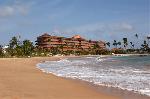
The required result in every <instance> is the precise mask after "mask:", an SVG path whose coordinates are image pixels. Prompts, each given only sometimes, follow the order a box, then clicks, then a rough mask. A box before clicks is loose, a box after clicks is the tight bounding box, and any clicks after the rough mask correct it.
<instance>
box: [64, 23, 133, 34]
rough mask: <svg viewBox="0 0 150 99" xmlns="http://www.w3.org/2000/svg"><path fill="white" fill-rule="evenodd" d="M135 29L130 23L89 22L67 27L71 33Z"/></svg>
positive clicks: (96, 32) (67, 30)
mask: <svg viewBox="0 0 150 99" xmlns="http://www.w3.org/2000/svg"><path fill="white" fill-rule="evenodd" d="M133 30H134V26H132V25H131V24H129V23H115V24H101V23H96V24H87V25H82V26H79V27H73V28H69V29H66V30H65V31H66V32H71V33H73V32H74V33H75V32H77V33H95V34H98V33H99V34H100V33H118V32H132V31H133Z"/></svg>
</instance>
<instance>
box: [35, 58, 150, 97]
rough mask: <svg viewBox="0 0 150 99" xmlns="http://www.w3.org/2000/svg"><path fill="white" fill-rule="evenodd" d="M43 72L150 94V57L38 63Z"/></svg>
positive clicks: (75, 59) (82, 59)
mask: <svg viewBox="0 0 150 99" xmlns="http://www.w3.org/2000/svg"><path fill="white" fill-rule="evenodd" d="M37 68H39V69H41V70H42V71H43V72H47V73H52V74H54V75H56V76H61V77H67V78H72V79H81V80H84V81H88V82H91V83H93V84H96V85H102V86H108V87H115V88H120V89H123V90H129V91H134V92H136V93H140V94H145V95H148V96H150V56H142V57H141V56H111V57H100V56H90V57H89V56H88V57H80V58H79V57H78V58H68V59H62V60H59V61H46V62H44V63H39V64H38V65H37Z"/></svg>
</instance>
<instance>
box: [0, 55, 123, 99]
mask: <svg viewBox="0 0 150 99" xmlns="http://www.w3.org/2000/svg"><path fill="white" fill-rule="evenodd" d="M58 59H59V58H58V57H49V58H2V59H0V99H120V98H118V97H116V96H111V95H107V94H105V93H101V92H99V91H97V90H95V89H94V88H92V87H90V86H88V85H86V84H82V83H77V82H76V81H73V80H67V79H64V78H60V77H56V76H54V75H51V74H46V73H43V72H41V71H40V70H38V69H37V68H36V64H37V63H39V62H42V61H45V60H58Z"/></svg>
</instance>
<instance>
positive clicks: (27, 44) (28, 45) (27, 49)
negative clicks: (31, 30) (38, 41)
mask: <svg viewBox="0 0 150 99" xmlns="http://www.w3.org/2000/svg"><path fill="white" fill-rule="evenodd" d="M33 48H34V46H33V43H32V42H31V41H30V40H24V41H23V45H22V49H23V53H24V55H25V56H29V55H31V53H32V52H33Z"/></svg>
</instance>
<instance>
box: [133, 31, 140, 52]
mask: <svg viewBox="0 0 150 99" xmlns="http://www.w3.org/2000/svg"><path fill="white" fill-rule="evenodd" d="M134 36H135V37H136V39H137V41H136V46H137V49H138V38H139V35H138V34H137V33H136V34H135V35H134Z"/></svg>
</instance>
